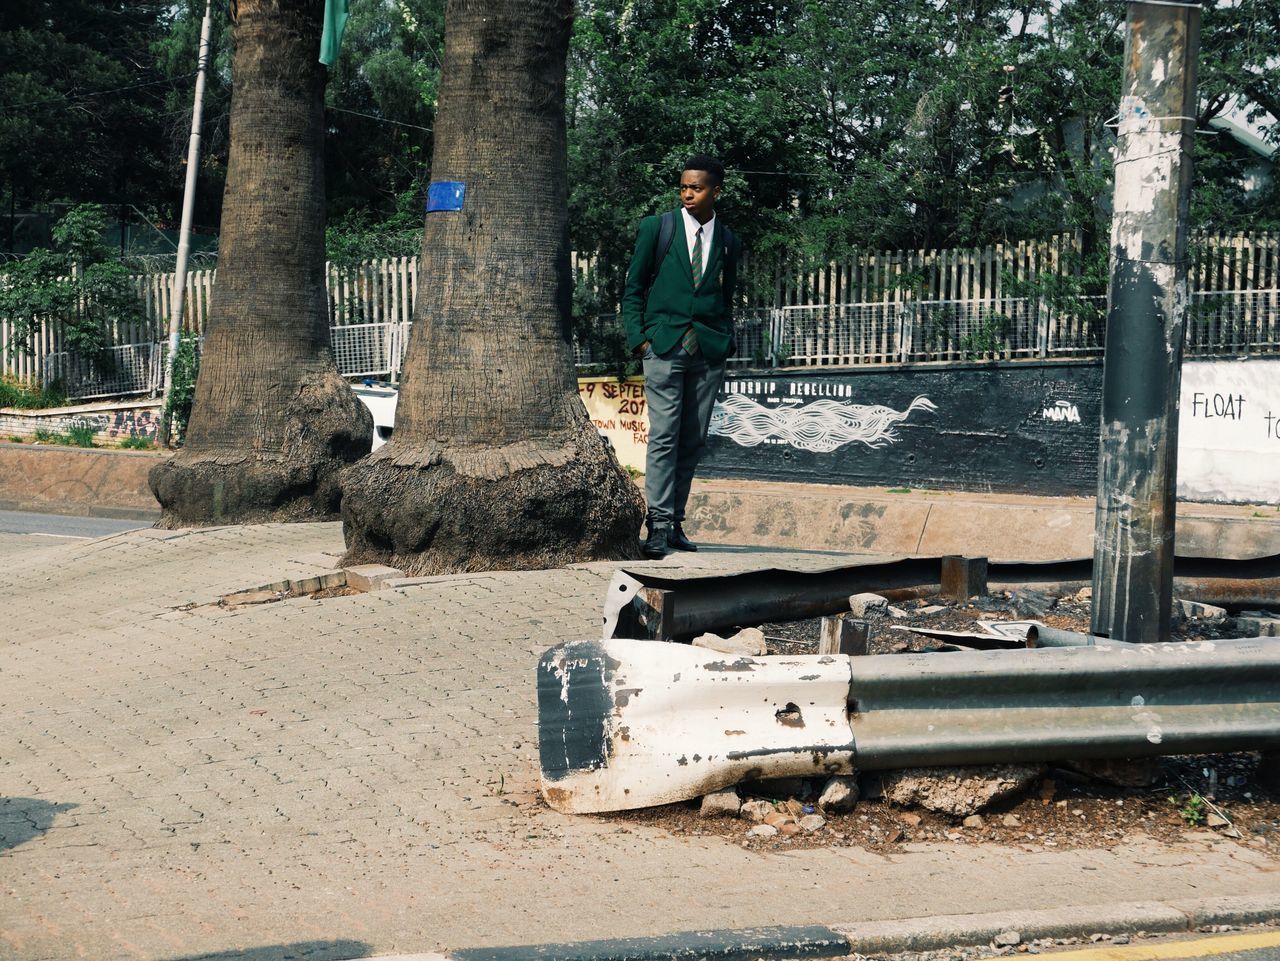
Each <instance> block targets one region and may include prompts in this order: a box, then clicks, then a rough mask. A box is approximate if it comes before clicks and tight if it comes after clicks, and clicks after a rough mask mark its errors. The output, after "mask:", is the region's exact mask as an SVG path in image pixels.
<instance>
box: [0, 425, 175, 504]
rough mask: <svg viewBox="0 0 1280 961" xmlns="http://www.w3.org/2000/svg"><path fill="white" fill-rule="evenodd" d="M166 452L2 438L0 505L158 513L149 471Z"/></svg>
mask: <svg viewBox="0 0 1280 961" xmlns="http://www.w3.org/2000/svg"><path fill="white" fill-rule="evenodd" d="M169 456H170V455H169V454H161V453H147V452H143V451H127V450H96V449H89V448H79V447H45V446H42V445H36V444H6V443H0V509H3V510H21V511H39V512H42V513H46V514H78V515H88V516H91V517H124V518H136V519H139V520H150V519H153V518H158V517H159V516H160V505H159V504H157V503H156V499H155V498H154V497H152V496H151V489H150V488H149V487H148V486H147V473H148V472H149V471H150V470H151V468H152V467H154V466H155V465H156V464H159V463H161V462H162V461H164V460H166V459H167V458H168V457H169Z"/></svg>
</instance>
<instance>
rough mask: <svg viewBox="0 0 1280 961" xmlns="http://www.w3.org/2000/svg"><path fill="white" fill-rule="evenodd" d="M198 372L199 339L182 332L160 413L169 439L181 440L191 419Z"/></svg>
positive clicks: (177, 441) (176, 441)
mask: <svg viewBox="0 0 1280 961" xmlns="http://www.w3.org/2000/svg"><path fill="white" fill-rule="evenodd" d="M199 374H200V341H199V338H197V337H196V336H194V335H192V334H184V335H182V338H181V339H180V340H179V341H178V353H177V355H176V356H175V357H174V360H173V382H172V383H171V384H170V386H169V396H168V398H167V399H166V400H165V404H164V413H163V414H162V415H161V416H162V417H163V418H164V420H165V421H166V422H167V423H168V424H169V426H170V430H171V434H170V436H171V439H172V440H173V441H174V442H175V443H179V442H181V440H182V438H183V437H184V436H186V433H187V423H188V422H189V421H190V420H191V403H192V401H193V400H194V399H195V396H196V378H197V377H198V376H199Z"/></svg>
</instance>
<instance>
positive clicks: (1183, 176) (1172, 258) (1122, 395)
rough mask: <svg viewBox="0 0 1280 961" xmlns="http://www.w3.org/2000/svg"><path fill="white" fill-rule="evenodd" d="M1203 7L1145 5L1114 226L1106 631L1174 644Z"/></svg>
mask: <svg viewBox="0 0 1280 961" xmlns="http://www.w3.org/2000/svg"><path fill="white" fill-rule="evenodd" d="M1199 46H1200V8H1199V7H1198V6H1191V5H1172V4H1165V3H1161V4H1154V3H1145V2H1131V3H1130V4H1129V15H1128V37H1127V40H1126V42H1125V57H1124V63H1125V75H1124V83H1123V88H1122V95H1121V99H1120V112H1119V131H1118V143H1117V146H1116V160H1115V194H1114V213H1113V216H1112V222H1111V252H1112V253H1111V290H1110V298H1109V303H1108V313H1107V344H1106V354H1105V363H1104V373H1103V387H1102V429H1101V435H1100V438H1099V446H1098V504H1097V511H1096V514H1095V527H1094V556H1093V618H1092V628H1093V633H1094V634H1096V635H1099V636H1102V637H1109V638H1113V639H1115V640H1122V641H1131V642H1150V641H1159V640H1163V639H1164V638H1166V637H1168V631H1169V619H1170V608H1171V605H1172V597H1173V547H1174V539H1173V535H1174V506H1175V494H1176V486H1177V485H1176V482H1177V450H1178V388H1179V384H1180V380H1181V373H1182V341H1183V330H1184V324H1185V319H1186V310H1187V262H1186V253H1187V205H1188V201H1189V199H1190V194H1191V158H1192V154H1191V150H1192V137H1193V135H1194V133H1195V119H1194V115H1195V111H1196V60H1197V55H1198V52H1199Z"/></svg>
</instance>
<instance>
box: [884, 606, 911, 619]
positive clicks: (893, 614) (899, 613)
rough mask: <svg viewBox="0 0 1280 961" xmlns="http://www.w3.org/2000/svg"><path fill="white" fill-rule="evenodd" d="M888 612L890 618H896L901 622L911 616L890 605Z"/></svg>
mask: <svg viewBox="0 0 1280 961" xmlns="http://www.w3.org/2000/svg"><path fill="white" fill-rule="evenodd" d="M888 610H889V614H890V616H891V617H896V618H898V619H899V620H903V619H905V618H908V617H910V616H911V615H910V614H908V613H907V612H906V611H904V610H903V609H902V608H900V607H894V606H893V605H892V604H890V605H889V608H888Z"/></svg>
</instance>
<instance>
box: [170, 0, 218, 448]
mask: <svg viewBox="0 0 1280 961" xmlns="http://www.w3.org/2000/svg"><path fill="white" fill-rule="evenodd" d="M212 24H213V0H205V4H204V20H203V22H202V23H201V24H200V53H199V57H198V62H197V66H196V92H195V103H194V104H193V105H192V108H191V141H190V143H189V144H188V145H187V184H186V189H185V190H184V191H183V194H182V226H181V228H180V230H179V232H178V256H177V259H176V260H175V262H174V265H173V296H172V298H171V301H172V303H171V304H170V306H169V355H168V356H167V357H166V358H165V362H164V403H165V406H167V405H168V403H169V391H170V390H172V389H173V366H174V362H175V361H176V360H177V357H178V339H179V335H180V334H181V332H182V312H183V306H184V304H183V301H184V300H185V298H186V293H187V257H188V256H189V254H190V252H191V218H192V214H193V212H194V209H195V200H196V172H197V170H198V169H199V166H200V115H201V114H202V113H203V112H204V82H205V76H206V75H207V74H208V72H209V35H210V33H211V32H212ZM162 409H163V408H162ZM160 433H161V437H160V443H161V445H162V446H165V447H167V446H168V445H169V418H168V417H162V418H161V420H160Z"/></svg>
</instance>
